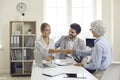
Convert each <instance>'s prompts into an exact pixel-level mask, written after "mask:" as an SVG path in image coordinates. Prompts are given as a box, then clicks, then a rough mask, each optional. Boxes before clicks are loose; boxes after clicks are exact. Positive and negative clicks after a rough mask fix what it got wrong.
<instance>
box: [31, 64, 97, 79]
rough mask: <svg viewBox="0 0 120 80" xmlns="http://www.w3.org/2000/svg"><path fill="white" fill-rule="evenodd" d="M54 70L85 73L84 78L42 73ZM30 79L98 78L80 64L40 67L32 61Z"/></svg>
mask: <svg viewBox="0 0 120 80" xmlns="http://www.w3.org/2000/svg"><path fill="white" fill-rule="evenodd" d="M54 70H59V71H65V72H66V73H67V72H72V73H79V74H84V75H86V79H82V78H64V75H59V76H56V77H47V76H44V75H42V74H43V73H45V72H48V71H49V72H50V71H51V72H52V71H54ZM31 80H98V79H97V78H96V77H94V76H93V75H92V74H90V73H89V72H88V71H86V70H85V69H84V68H83V67H80V66H74V65H69V66H57V67H56V68H40V67H38V66H37V65H36V64H35V62H33V66H32V74H31Z"/></svg>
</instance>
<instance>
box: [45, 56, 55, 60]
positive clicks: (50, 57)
mask: <svg viewBox="0 0 120 80" xmlns="http://www.w3.org/2000/svg"><path fill="white" fill-rule="evenodd" d="M53 59H54V56H49V57H48V58H47V59H46V60H47V61H51V60H53Z"/></svg>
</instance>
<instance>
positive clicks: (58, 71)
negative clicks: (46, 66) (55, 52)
mask: <svg viewBox="0 0 120 80" xmlns="http://www.w3.org/2000/svg"><path fill="white" fill-rule="evenodd" d="M63 74H64V72H63V71H60V70H52V71H47V72H44V73H42V75H44V76H48V77H55V76H59V75H63Z"/></svg>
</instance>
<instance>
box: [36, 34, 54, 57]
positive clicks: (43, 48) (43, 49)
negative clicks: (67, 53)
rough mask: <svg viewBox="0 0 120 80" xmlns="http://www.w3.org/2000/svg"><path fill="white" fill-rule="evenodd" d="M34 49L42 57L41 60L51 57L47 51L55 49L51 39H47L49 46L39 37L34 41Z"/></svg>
mask: <svg viewBox="0 0 120 80" xmlns="http://www.w3.org/2000/svg"><path fill="white" fill-rule="evenodd" d="M35 48H36V50H37V51H40V53H41V54H42V55H43V59H46V58H47V57H49V56H50V55H51V54H49V49H55V43H54V40H53V39H51V38H49V44H48V45H47V44H46V43H45V41H44V39H43V37H42V36H41V37H40V38H39V39H38V40H36V41H35Z"/></svg>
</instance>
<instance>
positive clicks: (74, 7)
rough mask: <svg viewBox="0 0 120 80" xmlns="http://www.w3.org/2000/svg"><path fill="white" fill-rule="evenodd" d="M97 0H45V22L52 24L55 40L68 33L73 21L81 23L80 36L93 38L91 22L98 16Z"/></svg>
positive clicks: (52, 33) (52, 34)
mask: <svg viewBox="0 0 120 80" xmlns="http://www.w3.org/2000/svg"><path fill="white" fill-rule="evenodd" d="M95 1H96V0H45V2H44V4H45V6H44V22H47V23H49V24H50V25H51V29H52V32H51V37H52V38H53V39H55V40H57V39H58V37H60V36H61V35H67V34H68V31H69V26H70V24H71V23H78V24H80V25H81V28H82V31H81V33H80V35H79V37H80V38H82V39H84V40H85V38H91V37H92V34H91V32H90V31H89V29H90V23H91V22H92V21H93V20H94V19H95V18H96V10H95V8H96V7H95V6H96V5H95Z"/></svg>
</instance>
